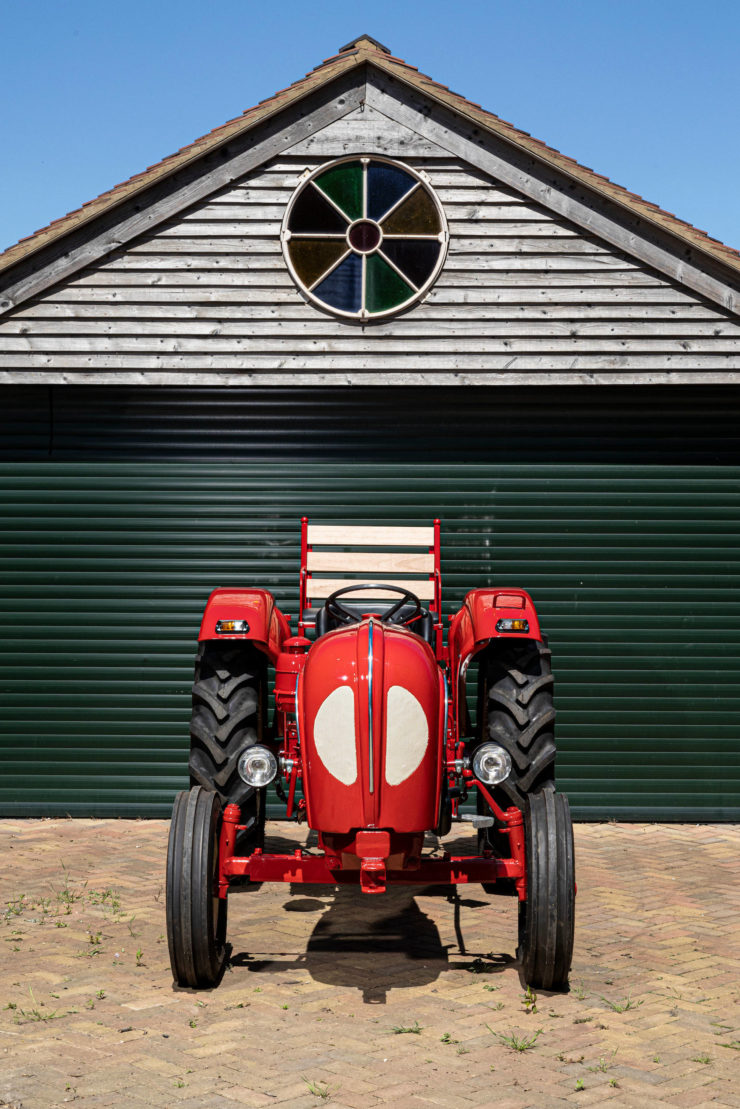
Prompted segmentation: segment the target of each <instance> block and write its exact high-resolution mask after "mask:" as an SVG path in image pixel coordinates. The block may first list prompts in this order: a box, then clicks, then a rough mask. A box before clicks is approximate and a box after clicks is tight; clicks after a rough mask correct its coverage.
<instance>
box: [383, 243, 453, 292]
mask: <svg viewBox="0 0 740 1109" xmlns="http://www.w3.org/2000/svg"><path fill="white" fill-rule="evenodd" d="M382 249H383V254H385V256H386V258H389V259H390V260H391V262H393V265H394V266H398V268H399V270H400V271H401V273H402V274H404V275H405V276H406V277H408V279H409V280H410V281H413V283H414V285H416V287H417V288H418V289H420V288H421V286H422V285H423V284H424V283H425V282H426V281H427V280H428V279H429V277H430V276H431V274H432V271H433V269H434V267H435V266H436V264H437V259H438V258H439V252H440V250H441V244H440V243H436V242H434V241H431V242H430V241H429V240H425V239H386V240H385V241H384V243H383V248H382Z"/></svg>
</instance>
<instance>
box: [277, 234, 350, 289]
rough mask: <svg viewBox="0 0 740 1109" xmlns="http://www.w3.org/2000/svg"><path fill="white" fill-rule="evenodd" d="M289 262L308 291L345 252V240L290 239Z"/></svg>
mask: <svg viewBox="0 0 740 1109" xmlns="http://www.w3.org/2000/svg"><path fill="white" fill-rule="evenodd" d="M288 250H289V251H290V260H291V262H292V263H293V267H294V268H295V272H296V273H297V275H298V277H299V278H300V279H301V281H302V282H303V284H304V285H306V286H307V287H308V288H309V289H310V287H311V286H312V285H313V283H314V281H318V279H319V278H320V277H321V275H322V274H323V273H326V271H327V270H328V269H329V267H330V266H333V265H334V263H335V262H338V261H339V259H340V258H341V257H342V255H343V254H344V253H346V250H347V240H346V239H291V240H290V242H289V243H288Z"/></svg>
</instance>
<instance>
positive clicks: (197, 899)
mask: <svg viewBox="0 0 740 1109" xmlns="http://www.w3.org/2000/svg"><path fill="white" fill-rule="evenodd" d="M220 828H221V800H220V798H219V796H218V794H217V793H213V792H212V791H210V790H206V789H203V788H202V786H195V787H194V788H193V789H191V790H183V791H182V792H181V793H178V795H177V797H176V798H175V804H174V808H173V810H172V822H171V824H170V838H169V844H168V847H167V894H166V897H167V942H168V945H169V950H170V965H171V967H172V977H173V978H174V979H175V982H176V983H177V985H178V986H186V987H189V988H191V989H199V988H201V989H202V988H204V987H208V986H214V985H215V984H216V983H217V982H218V980H219V977H220V975H221V973H222V971H223V967H224V963H225V962H226V912H227V907H226V899H225V898H224V899H223V900H222V899H221V898H219V896H218V841H219V832H220Z"/></svg>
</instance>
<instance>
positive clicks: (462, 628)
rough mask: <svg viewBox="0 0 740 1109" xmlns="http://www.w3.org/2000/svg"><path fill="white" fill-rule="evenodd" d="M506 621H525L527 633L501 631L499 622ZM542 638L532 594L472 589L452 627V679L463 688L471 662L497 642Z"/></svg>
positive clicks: (450, 642) (450, 643) (504, 590)
mask: <svg viewBox="0 0 740 1109" xmlns="http://www.w3.org/2000/svg"><path fill="white" fill-rule="evenodd" d="M507 619H509V620H511V619H513V620H517V619H524V620H526V621H527V624H528V630H527V631H526V632H525V631H516V632H508V631H501V630H498V629H497V627H496V625H497V624H498V622H499V621H500V620H507ZM541 638H542V633H541V632H540V622H539V620H538V618H537V610H536V609H535V607H534V601H533V600H532V598H531V597H530V595H529V593H526V592H525V591H524V590H523V589H472V590H471V591H470V593H468V595H467V596H466V598H465V600H464V601H463V605H462V608H461V609H460V610H459V611H458V612H456V613H455V615H454V616H453V618H452V622H451V624H450V633H449V638H448V643H449V646H450V667H451V670H452V674H453V678H454V680H455V681H456V682H457V683H458V686H459V685H460V684H462V685H464V681H465V671H466V670H467V667H468V663H469V662H470V660H471V658H472V657H473V655H476V654H477V653H478V652H479V651H482V650H483V648H484V647H486V646H488V644H489V643H490V642H491V641H492V640H494V639H536V640H539V639H541Z"/></svg>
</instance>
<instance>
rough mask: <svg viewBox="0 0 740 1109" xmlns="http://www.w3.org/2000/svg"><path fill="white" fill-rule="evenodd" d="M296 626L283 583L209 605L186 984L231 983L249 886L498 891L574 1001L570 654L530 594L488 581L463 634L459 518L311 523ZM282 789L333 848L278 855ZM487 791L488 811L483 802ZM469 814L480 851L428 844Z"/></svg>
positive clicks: (181, 858)
mask: <svg viewBox="0 0 740 1109" xmlns="http://www.w3.org/2000/svg"><path fill="white" fill-rule="evenodd" d="M337 574H339V575H340V577H339V578H337ZM368 575H370V577H368ZM297 633H298V634H297V635H293V634H292V631H291V628H290V621H289V618H288V617H286V616H284V615H283V613H282V612H280V610H279V609H278V608H277V607H276V605H275V602H274V600H273V597H272V595H271V594H270V593H268V592H267V591H266V590H264V589H241V588H239V589H216V590H215V591H214V592H213V593H212V594H211V596H210V598H209V600H208V604H207V606H206V610H205V614H204V616H203V622H202V624H201V628H200V635H199V648H198V655H197V660H196V664H195V683H194V685H193V715H192V725H191V747H190V764H189V767H190V781H191V788H190V789H189V790H184V791H183V792H181V793H179V794H178V795H177V797H176V798H175V805H174V810H173V813H172V823H171V826H170V837H169V847H168V856H167V934H168V940H169V950H170V960H171V963H172V973H173V975H174V978H175V982H176V983H177V984H178V985H180V986H185V987H191V988H203V987H209V986H213V985H215V984H216V983H217V982H218V981H219V979H220V976H221V974H222V971H223V968H224V964H225V961H226V909H227V896H228V893H229V890H230V889H232V888H234V887H235V886H238V885H240V884H241V885H243V884H244V883H247V882H252V883H258V882H291V883H300V882H310V883H327V884H329V885H332V886H336V885H339V884H340V883H353V884H355V885H359V887H360V889H361V890H362V891H363V892H365V893H368V894H382V893H383V892H384V891H385V890H386V888H387V886H388V885H395V884H405V883H414V884H418V885H421V886H427V885H430V884H432V883H437V884H442V885H448V884H450V883H462V882H480V883H483V885H484V886H485V887H486V889H494V888H495V889H496V891H501V892H506V893H514V894H516V896H517V898H518V901H519V948H518V956H519V959H520V962H521V970H522V975H523V978H524V980H525V981H526V982H527V983H528V984H529V985H531V986H533V987H540V988H543V989H553V990H556V989H564V988H566V987H567V983H568V971H569V969H570V962H571V955H572V951H573V922H574V897H575V880H574V862H573V829H572V825H571V819H570V810H569V807H568V801H567V799H566V797H565V796H563V795H562V794H559V793H556V792H555V785H554V766H555V743H554V738H553V721H554V716H555V713H554V709H553V706H552V684H553V679H552V674H551V672H550V652H549V650H548V649H547V646H546V641H545V638H544V636H543V635H542V633H541V632H540V626H539V621H538V619H537V613H536V611H535V607H534V604H533V603H532V600H531V598H530V596H529V595H528V594H527V593H525V592H524V590H522V589H491V588H486V589H473V590H472V591H471V592H470V593H468V594H467V596H466V597H465V600H464V602H463V605H462V607H461V608H460V610H459V611H458V612H457V613H456V614H455V615H454V616H452V617H451V618H450V625H449V628H448V633H447V643H445V642H444V635H443V625H442V613H441V579H440V532H439V521H438V520H435V522H434V525H433V527H387V528H385V527H357V526H355V527H338V526H334V525H332V526H322V525H309V523H308V520H306V519H305V518H304V520H303V522H302V530H301V571H300V616H299V618H298V626H297ZM309 633H311V636H312V638H309ZM471 662H472V663H474V666H473V671H474V672H477V690H476V691H475V692H476V693H477V713H476V725H475V729H473V728H472V727H471V724H470V716H469V713H468V709H467V701H466V676H467V673H468V669H469V667H470V664H471ZM269 666H273V667H274V668H275V682H274V717H273V721H272V723H271V724H270V723H268V711H267V690H268V681H267V678H268V667H269ZM471 692H472V691H471ZM271 785H272V786H273V787H274V788H275V789H276V791H277V795H278V797H279V798H281V800H282V801H283V802H284V804H285V806H286V814H285V815H286V818H287V819H289V820H290V819H293V820H306V821H307V823H308V826H309V827H310V828H312V829H315V830H316V832H317V833H318V843H319V848H320V851H319V852H316V851H308V850H302V849H300V848H298V849H296V850H295V851H294V852H293V853H292V854H271V853H269V852H266V851H265V843H264V829H265V796H266V792H267V787H268V786H271ZM473 797H474V798H475V802H476V805H475V808H476V811H475V813H468V812H467V810H465V811H463V805H464V802H466V801H467V800H469V799H471V800H472V798H473ZM456 821H467V826H468V827H471V825H472V829H475V830H476V831H477V845H476V850H475V852H474V853H471V854H469V855H462V856H460V855H450V854H448V853H444V854H442V855H440V852H439V850H437V851H436V852H432V851H430V850H429V848H428V847H427V849H425V846H424V837H425V834H426V833H430V832H431V833H433V834H434V835H436V836H438V837H442V836H445V835H446V834H447V833H448V832H449V831H450V830H451V828H452V826H453V823H454V822H456ZM458 827H460V825H458ZM462 827H465V824H462ZM472 829H471V830H472ZM435 842H436V841H435Z"/></svg>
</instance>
